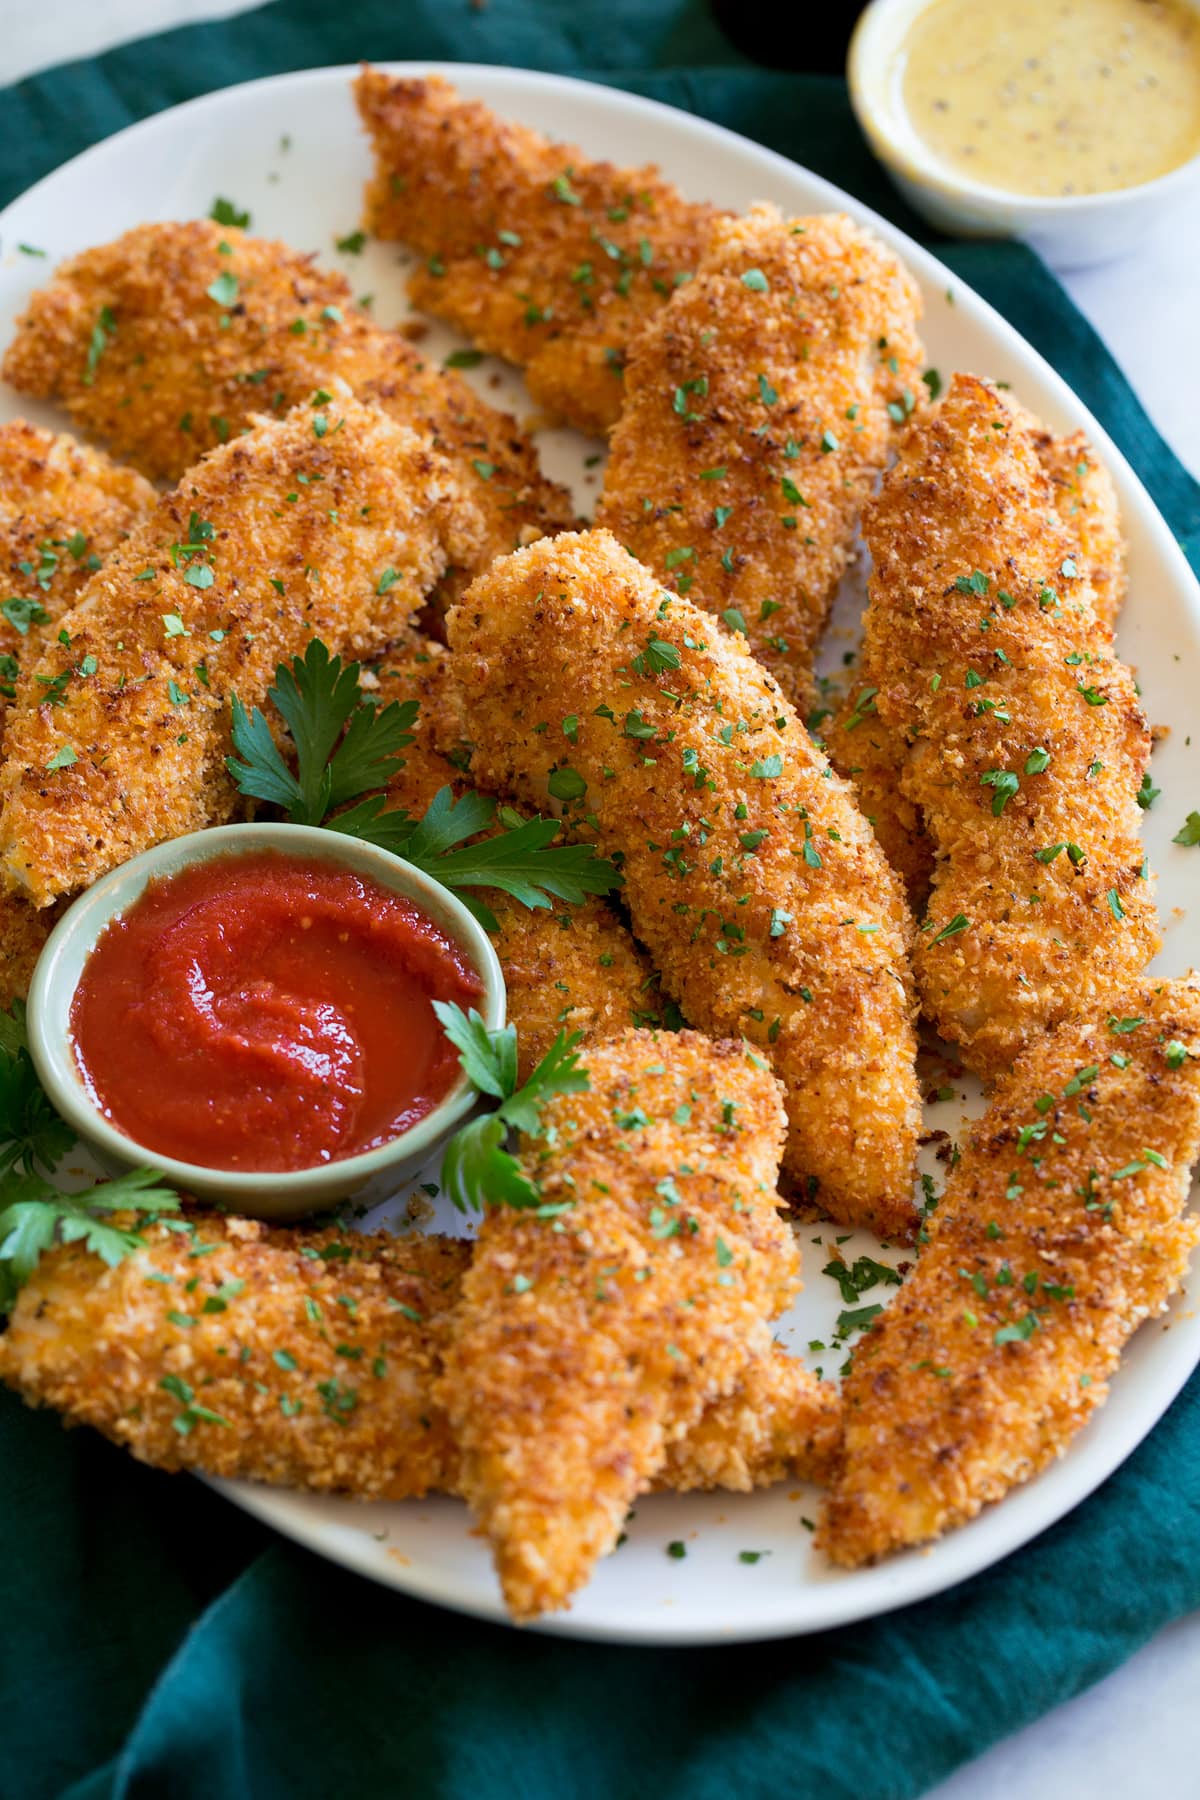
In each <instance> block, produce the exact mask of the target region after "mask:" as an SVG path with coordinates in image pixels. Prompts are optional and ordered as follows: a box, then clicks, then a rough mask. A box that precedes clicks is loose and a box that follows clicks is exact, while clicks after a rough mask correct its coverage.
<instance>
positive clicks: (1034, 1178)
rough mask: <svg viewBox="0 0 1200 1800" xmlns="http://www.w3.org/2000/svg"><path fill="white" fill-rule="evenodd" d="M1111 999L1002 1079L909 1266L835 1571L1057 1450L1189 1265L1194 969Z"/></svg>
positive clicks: (871, 1376)
mask: <svg viewBox="0 0 1200 1800" xmlns="http://www.w3.org/2000/svg"><path fill="white" fill-rule="evenodd" d="M1110 1005H1111V1007H1112V1010H1111V1011H1105V1010H1104V1009H1101V1010H1100V1011H1099V1012H1090V1013H1089V1015H1088V1016H1087V1017H1086V1018H1084V1019H1080V1020H1071V1021H1069V1022H1068V1023H1066V1024H1065V1025H1062V1026H1060V1027H1059V1028H1058V1030H1057V1031H1055V1032H1054V1033H1053V1034H1051V1035H1049V1036H1045V1037H1043V1038H1041V1039H1040V1040H1039V1041H1038V1042H1036V1043H1035V1044H1034V1045H1033V1047H1032V1048H1031V1049H1029V1050H1027V1051H1026V1052H1025V1054H1024V1056H1022V1058H1021V1060H1020V1062H1019V1063H1018V1064H1017V1066H1016V1068H1015V1069H1014V1070H1013V1072H1012V1073H1011V1074H1010V1075H1008V1076H1006V1077H1005V1079H1004V1080H1003V1082H1002V1083H1001V1084H1000V1085H999V1086H998V1088H997V1090H996V1095H995V1098H994V1100H993V1102H992V1105H991V1107H990V1108H989V1110H988V1112H987V1113H986V1114H985V1116H984V1117H983V1118H982V1119H980V1120H978V1121H977V1122H976V1123H975V1124H974V1125H973V1126H972V1127H971V1128H970V1135H969V1137H968V1140H967V1145H966V1148H965V1150H964V1153H963V1156H962V1159H961V1161H960V1162H959V1163H958V1164H957V1165H956V1166H955V1168H954V1169H953V1170H952V1172H951V1175H950V1178H949V1180H948V1182H947V1184H946V1191H945V1194H944V1196H943V1198H942V1202H941V1205H940V1206H939V1208H938V1211H937V1213H936V1214H935V1215H934V1218H933V1221H932V1223H931V1227H930V1243H929V1245H928V1247H927V1248H926V1249H925V1250H923V1251H922V1253H921V1257H920V1260H919V1262H918V1263H917V1267H916V1271H915V1273H914V1274H912V1275H911V1276H910V1277H909V1279H908V1280H907V1281H906V1282H905V1284H904V1286H903V1287H902V1288H901V1290H900V1292H899V1294H898V1295H897V1297H896V1299H895V1300H894V1301H893V1303H892V1305H891V1306H889V1307H888V1309H887V1311H886V1312H885V1313H883V1314H882V1316H881V1317H880V1318H879V1319H878V1320H877V1321H876V1323H875V1324H874V1326H873V1327H872V1328H871V1330H870V1332H869V1333H868V1335H867V1336H866V1337H865V1338H864V1339H863V1340H862V1342H861V1343H860V1344H859V1346H858V1348H857V1349H856V1350H855V1352H854V1363H853V1369H852V1371H851V1373H850V1374H849V1375H848V1377H847V1378H846V1381H845V1383H844V1386H843V1401H844V1405H845V1449H844V1455H843V1458H842V1461H841V1464H840V1467H839V1469H838V1472H837V1474H836V1476H835V1480H834V1485H833V1490H832V1493H831V1495H830V1499H829V1504H828V1507H827V1510H826V1515H825V1519H824V1522H823V1524H822V1526H821V1530H820V1540H819V1541H820V1542H821V1543H822V1544H823V1545H824V1547H825V1548H826V1549H827V1550H828V1552H829V1554H830V1555H831V1556H832V1557H833V1559H834V1561H835V1562H838V1563H842V1564H844V1565H846V1566H853V1565H856V1564H859V1563H864V1562H871V1561H874V1560H875V1559H876V1558H877V1557H880V1556H884V1555H886V1554H887V1553H888V1552H889V1551H892V1550H898V1549H900V1548H902V1547H903V1546H905V1545H908V1544H919V1543H923V1542H925V1541H926V1540H928V1539H930V1538H934V1537H938V1536H939V1535H940V1534H941V1533H942V1532H943V1531H947V1530H949V1529H950V1528H951V1527H952V1526H954V1525H960V1524H962V1523H963V1521H964V1520H966V1519H969V1518H971V1517H973V1516H974V1514H975V1513H977V1512H978V1511H979V1509H980V1508H981V1507H982V1506H983V1505H984V1504H985V1503H986V1502H988V1501H991V1500H997V1499H999V1498H1000V1496H1001V1495H1002V1494H1004V1493H1005V1492H1007V1490H1008V1489H1009V1488H1010V1487H1013V1486H1014V1485H1016V1484H1017V1483H1018V1482H1022V1481H1027V1480H1028V1479H1029V1478H1030V1477H1031V1476H1033V1475H1036V1474H1037V1472H1038V1471H1039V1470H1040V1469H1042V1468H1044V1467H1045V1466H1046V1465H1047V1464H1048V1463H1049V1462H1051V1461H1053V1459H1054V1458H1055V1457H1056V1456H1061V1455H1062V1453H1063V1451H1064V1450H1065V1449H1066V1448H1067V1446H1068V1444H1069V1443H1070V1441H1071V1439H1072V1438H1073V1437H1074V1435H1075V1433H1076V1432H1077V1431H1079V1430H1080V1429H1081V1428H1082V1426H1083V1425H1085V1424H1086V1423H1087V1420H1088V1419H1089V1418H1090V1417H1091V1414H1092V1413H1093V1411H1094V1410H1095V1408H1096V1407H1098V1406H1100V1405H1102V1404H1103V1402H1104V1399H1105V1397H1106V1395H1107V1391H1108V1387H1107V1384H1108V1378H1109V1377H1110V1376H1111V1375H1112V1374H1113V1373H1114V1371H1115V1370H1116V1367H1117V1363H1118V1360H1119V1358H1120V1354H1121V1350H1122V1348H1123V1347H1124V1345H1125V1343H1126V1341H1127V1340H1128V1338H1129V1337H1130V1336H1131V1334H1132V1333H1133V1332H1134V1331H1135V1330H1136V1329H1137V1327H1138V1326H1139V1325H1140V1324H1142V1322H1143V1321H1144V1320H1146V1319H1149V1318H1153V1317H1154V1316H1155V1315H1156V1314H1158V1313H1160V1312H1161V1311H1162V1310H1163V1308H1164V1307H1165V1305H1166V1303H1167V1300H1168V1298H1169V1297H1170V1295H1171V1294H1172V1293H1174V1292H1175V1290H1176V1289H1177V1288H1178V1286H1179V1283H1180V1281H1181V1280H1182V1279H1183V1277H1184V1275H1185V1273H1186V1271H1187V1265H1188V1257H1189V1254H1190V1252H1191V1250H1192V1248H1193V1246H1194V1245H1195V1243H1196V1241H1197V1237H1198V1236H1200V1223H1198V1222H1197V1220H1196V1219H1195V1218H1194V1217H1192V1218H1184V1217H1183V1212H1184V1208H1185V1207H1186V1205H1187V1198H1188V1188H1189V1184H1190V1179H1191V1170H1192V1165H1193V1164H1194V1163H1195V1161H1196V1159H1197V1156H1200V979H1198V978H1197V977H1196V976H1195V975H1192V976H1189V977H1188V978H1187V979H1186V980H1183V981H1167V982H1159V983H1155V982H1151V983H1148V984H1146V985H1144V986H1142V987H1141V988H1137V989H1134V990H1133V991H1132V992H1131V993H1126V994H1124V995H1122V996H1119V997H1118V998H1116V999H1113V1000H1112V1001H1111V1002H1110Z"/></svg>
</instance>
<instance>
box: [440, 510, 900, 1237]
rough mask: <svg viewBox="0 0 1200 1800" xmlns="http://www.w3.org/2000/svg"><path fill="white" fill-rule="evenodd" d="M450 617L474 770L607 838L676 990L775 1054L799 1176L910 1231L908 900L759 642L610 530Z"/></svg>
mask: <svg viewBox="0 0 1200 1800" xmlns="http://www.w3.org/2000/svg"><path fill="white" fill-rule="evenodd" d="M449 629H450V640H451V645H452V647H453V650H454V657H455V660H454V663H453V665H452V666H453V670H454V675H455V679H456V681H457V682H458V684H459V686H460V688H461V690H462V696H463V698H462V705H463V709H464V716H465V717H466V718H467V719H468V720H469V721H470V727H471V733H472V737H473V739H474V741H475V750H474V754H473V759H472V763H471V773H472V777H473V778H477V779H478V780H479V781H480V783H481V784H482V785H483V786H485V787H487V788H489V789H490V790H491V791H493V792H500V793H509V792H511V793H516V794H518V795H519V796H520V797H521V798H522V799H524V800H526V801H528V802H531V803H532V804H534V805H537V806H544V805H545V804H546V803H547V798H548V797H550V798H552V799H553V798H556V799H557V800H558V801H559V802H560V803H561V805H562V806H563V808H564V810H565V811H566V813H567V815H568V817H569V819H570V820H571V821H572V822H573V823H574V824H575V825H576V826H577V827H578V828H579V829H581V830H582V829H584V828H594V829H595V832H596V835H597V837H598V841H599V844H600V846H601V848H602V849H603V850H604V851H605V852H606V853H608V854H610V855H614V856H616V855H619V857H620V859H621V864H622V867H623V870H624V874H625V884H626V885H625V888H624V890H623V897H624V899H625V901H626V903H627V904H628V907H629V912H630V917H631V919H632V923H633V929H634V932H635V933H636V935H637V937H638V938H639V939H640V940H641V942H642V943H644V944H645V945H646V947H647V949H648V950H649V952H650V955H651V958H652V959H653V961H654V964H655V966H656V967H657V969H658V970H659V973H660V976H661V978H662V984H663V987H664V990H665V991H666V992H667V993H668V994H670V995H671V996H672V997H673V998H674V999H675V1000H677V1001H678V1003H679V1005H680V1006H681V1007H682V1009H683V1012H684V1015H685V1017H686V1018H687V1019H688V1020H689V1021H690V1022H691V1023H692V1024H693V1025H696V1026H698V1027H701V1028H703V1029H705V1030H707V1031H709V1032H711V1033H713V1034H714V1035H722V1034H729V1035H731V1034H738V1035H744V1036H745V1037H746V1038H748V1039H750V1040H751V1041H752V1042H753V1043H754V1044H756V1045H757V1046H759V1047H760V1049H761V1050H762V1053H763V1054H764V1055H765V1056H769V1057H770V1058H771V1059H772V1061H773V1063H774V1067H775V1070H776V1073H777V1074H778V1075H779V1076H780V1078H781V1079H782V1080H783V1082H784V1085H785V1088H786V1093H787V1107H788V1120H789V1134H788V1144H787V1150H786V1153H785V1168H786V1169H787V1171H788V1172H789V1174H790V1175H791V1176H793V1177H794V1178H796V1179H802V1180H804V1181H806V1182H807V1183H809V1184H810V1186H811V1188H812V1189H814V1190H815V1189H816V1187H817V1184H818V1183H819V1189H820V1193H819V1197H820V1201H821V1204H822V1205H823V1206H824V1207H826V1209H827V1210H828V1211H829V1212H830V1213H832V1214H833V1216H834V1217H835V1218H837V1219H839V1220H843V1221H846V1222H848V1223H851V1224H860V1225H870V1226H873V1227H874V1228H876V1229H877V1230H879V1231H880V1232H881V1233H883V1234H885V1235H908V1234H909V1233H911V1231H912V1230H913V1228H914V1225H915V1213H914V1208H913V1201H912V1194H911V1188H912V1168H913V1159H914V1155H915V1145H916V1135H917V1130H918V1114H919V1096H918V1090H917V1081H916V1075H915V1041H914V1036H913V1030H912V1025H911V1021H910V1005H909V995H908V991H907V965H906V958H905V951H906V946H907V940H908V934H909V929H910V921H909V918H908V913H907V909H906V907H905V904H904V900H903V896H902V895H901V893H900V891H899V886H898V884H897V882H896V880H895V878H894V876H893V875H892V873H891V871H890V870H889V869H888V867H887V864H886V863H885V861H884V858H883V855H882V853H881V851H880V849H879V846H878V845H877V844H876V842H875V840H874V837H873V836H872V834H871V830H870V828H869V826H868V825H867V823H866V821H865V820H864V819H863V818H862V817H861V815H860V814H859V813H858V811H857V810H856V808H855V806H854V804H853V800H852V798H851V795H850V791H849V789H848V787H847V786H846V785H845V784H844V783H843V782H841V781H840V780H839V779H838V778H837V777H836V776H834V775H832V774H831V772H830V770H829V767H828V765H827V764H826V762H825V760H824V758H823V757H822V756H821V755H820V754H819V753H818V752H817V750H816V749H815V748H814V746H813V743H812V740H811V738H810V737H809V735H808V733H807V731H806V730H805V729H804V726H803V725H802V724H801V722H800V720H799V719H798V718H797V716H796V714H795V712H794V710H793V708H792V707H791V705H790V704H789V703H788V702H787V701H786V700H785V699H784V698H783V697H782V695H781V694H780V692H779V689H778V687H777V686H776V684H775V682H774V681H773V680H772V678H771V677H770V676H769V675H768V674H767V673H766V671H765V670H763V669H762V668H761V667H760V666H759V664H758V663H756V662H755V661H754V659H753V657H752V656H751V655H750V653H749V650H748V649H747V647H746V644H745V642H744V640H742V639H740V638H738V637H735V636H734V635H733V634H731V633H727V632H724V631H720V630H719V629H718V628H717V627H715V626H714V624H713V622H712V620H711V619H709V617H708V616H707V614H705V613H702V612H701V611H700V610H699V608H697V607H694V606H692V605H691V603H690V602H689V601H687V600H684V599H680V598H679V597H678V596H676V595H670V594H667V593H665V592H664V590H663V589H662V588H660V587H659V586H658V585H657V583H656V582H655V581H654V580H653V579H652V577H651V576H650V575H649V574H648V573H647V572H646V570H645V569H643V568H642V567H641V565H640V564H639V563H637V562H635V561H634V559H633V558H632V557H631V556H629V555H628V554H627V553H626V552H625V551H624V550H622V549H621V547H620V546H619V545H618V544H617V542H616V540H615V539H614V538H612V537H611V536H610V535H609V534H608V533H607V532H603V531H599V532H590V533H584V534H578V535H573V534H565V535H564V536H562V537H559V538H555V539H547V540H545V541H544V542H543V543H541V544H534V545H533V546H531V547H530V549H528V550H522V551H519V552H518V553H517V554H516V555H515V556H511V557H508V558H506V559H505V560H503V561H501V562H498V563H496V564H495V566H494V567H493V569H492V570H491V571H490V572H489V573H488V574H487V575H485V576H482V577H480V578H479V579H478V580H477V581H476V582H475V583H473V585H472V586H471V588H470V589H469V590H468V592H467V594H466V596H465V597H464V599H463V601H462V603H461V604H460V605H459V606H458V607H457V608H456V609H455V611H453V612H452V613H451V614H450V617H449Z"/></svg>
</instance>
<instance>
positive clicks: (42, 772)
mask: <svg viewBox="0 0 1200 1800" xmlns="http://www.w3.org/2000/svg"><path fill="white" fill-rule="evenodd" d="M317 421H320V423H321V425H322V426H323V428H324V429H323V434H322V435H320V436H318V435H317V430H316V425H317ZM479 530H480V523H479V517H478V514H477V513H476V511H475V508H474V505H473V503H472V501H471V499H470V497H469V495H468V494H467V493H466V492H465V491H464V489H463V487H462V484H461V483H460V482H459V480H458V478H457V477H456V475H455V473H454V471H453V469H452V468H451V466H450V465H449V464H448V463H447V462H445V461H444V459H442V458H441V457H439V456H438V455H437V454H436V453H435V452H434V451H432V450H430V449H429V447H428V443H427V441H425V440H423V439H421V438H418V437H416V436H415V435H414V434H413V433H412V432H410V431H407V430H405V429H404V428H403V427H401V426H398V425H394V424H392V422H391V421H390V420H389V419H387V418H385V417H384V415H383V414H382V413H380V412H377V411H375V410H374V409H373V408H368V407H364V406H361V405H360V404H359V403H358V402H357V401H353V400H337V401H333V402H331V403H330V404H328V405H327V406H325V407H324V409H323V410H322V411H321V412H319V413H314V411H313V409H312V408H311V407H309V406H300V407H297V408H295V409H294V411H293V412H291V413H290V414H288V415H287V417H286V418H285V419H283V420H282V421H280V422H278V423H273V422H264V423H262V424H261V425H259V426H258V427H257V428H256V429H255V430H254V431H252V432H250V433H249V434H248V435H247V436H245V437H240V438H237V439H235V440H234V441H233V442H231V443H229V444H227V445H225V446H224V447H223V448H221V449H219V450H214V451H213V452H211V453H210V455H209V456H207V457H206V458H205V459H204V460H203V461H202V462H201V463H200V464H198V465H197V467H196V468H195V469H194V470H192V471H191V472H190V474H189V475H187V476H186V477H185V479H184V480H183V482H181V484H180V486H179V487H178V488H177V489H175V490H174V492H172V493H170V494H166V495H164V496H163V497H162V498H161V499H160V500H159V502H158V504H157V505H156V507H155V508H154V511H153V512H152V513H151V514H150V516H149V517H148V518H147V520H146V521H145V522H144V523H143V524H142V525H141V526H139V527H138V528H137V530H136V531H134V532H133V534H132V535H131V536H130V538H129V539H128V540H127V542H126V543H125V544H124V545H122V547H121V549H120V550H119V551H117V552H114V553H113V555H112V556H111V557H110V558H109V561H108V562H107V563H106V565H105V567H104V568H103V569H102V570H101V571H100V572H99V573H98V574H97V575H94V576H93V577H92V579H91V581H90V582H89V583H88V585H87V587H86V588H85V590H84V591H83V594H82V596H81V598H80V600H79V602H78V604H77V605H76V607H75V608H74V609H73V610H72V611H71V612H69V613H67V614H65V615H64V616H63V618H62V619H61V620H60V621H59V625H60V630H61V631H63V632H65V633H66V634H67V635H68V636H69V639H70V642H69V643H68V644H66V645H63V644H60V643H59V642H57V641H55V642H54V643H52V644H50V645H48V646H47V647H46V649H45V651H44V653H43V655H42V658H41V660H40V661H39V662H38V663H37V664H35V665H34V666H33V667H32V668H31V669H30V670H29V671H28V672H25V671H23V672H22V677H21V680H20V682H19V683H18V687H17V699H16V702H15V703H14V704H13V705H12V706H10V708H9V712H8V722H7V730H6V735H5V749H6V752H7V759H6V761H5V764H4V767H3V771H2V772H0V793H2V795H3V809H2V810H0V865H2V867H0V875H2V878H3V879H6V880H7V882H8V884H9V885H10V886H11V887H12V888H13V889H15V890H17V891H19V892H21V893H23V894H24V895H25V896H26V897H27V898H28V899H30V900H31V901H32V902H33V904H34V905H35V906H44V905H47V904H48V903H49V902H50V901H51V900H53V899H55V898H56V897H57V896H58V895H60V894H64V893H70V892H71V891H73V890H74V889H76V888H78V887H82V886H85V885H86V884H88V883H89V882H91V881H94V880H95V879H96V878H97V877H98V876H99V875H102V874H104V872H105V871H106V870H108V869H111V868H114V867H115V866H116V865H117V864H118V863H122V862H125V861H126V860H127V859H128V858H129V857H131V856H133V855H135V854H136V853H137V852H138V851H140V850H145V849H148V848H149V847H150V846H151V845H152V844H156V843H159V842H161V841H162V840H163V839H165V838H171V837H179V836H181V835H182V834H183V833H184V832H186V831H194V830H197V829H199V828H200V827H201V826H205V825H213V824H218V823H220V822H222V821H223V820H224V819H226V818H228V817H229V815H230V813H231V811H232V810H233V807H234V804H235V799H236V791H237V790H236V789H235V787H234V784H233V781H232V779H231V777H230V776H229V774H228V773H227V771H226V768H225V758H226V756H227V754H228V752H229V750H230V747H231V746H230V738H229V723H230V696H231V694H233V693H237V694H238V695H239V697H240V698H241V700H242V701H243V703H244V704H245V705H246V707H247V708H249V707H252V706H255V705H261V704H262V703H263V700H264V698H265V695H266V690H267V688H268V687H269V686H270V684H271V681H272V679H273V677H274V673H275V668H276V665H277V664H278V663H279V661H280V660H281V658H284V657H288V656H292V655H294V654H297V653H299V652H302V651H303V650H304V648H305V646H306V645H307V644H308V642H309V641H310V639H312V638H313V637H320V638H322V639H323V640H324V642H325V643H326V645H327V646H328V648H329V650H330V651H331V652H332V653H333V654H338V653H339V652H350V653H358V652H360V651H364V650H367V649H370V648H372V647H373V646H376V645H383V644H386V643H387V642H388V641H389V640H390V639H391V638H393V637H394V636H395V635H396V633H397V632H398V631H399V630H401V629H402V628H403V626H404V623H405V621H406V619H407V618H408V617H409V616H410V615H411V614H412V613H413V611H414V610H415V609H416V608H417V607H418V606H420V604H421V603H422V601H423V600H424V598H425V596H426V595H427V594H428V593H429V591H430V589H431V588H432V586H433V584H434V583H435V582H436V581H437V579H438V578H439V576H441V575H442V574H443V573H444V572H445V570H446V568H447V567H448V566H449V564H450V563H452V562H456V561H461V559H462V557H463V555H464V554H465V553H466V552H467V551H468V550H469V549H470V547H471V546H472V545H474V544H476V543H477V542H478V537H479ZM47 682H54V683H56V684H57V687H56V692H57V699H58V704H56V705H54V706H50V705H47V704H45V703H44V696H45V690H46V684H47Z"/></svg>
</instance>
